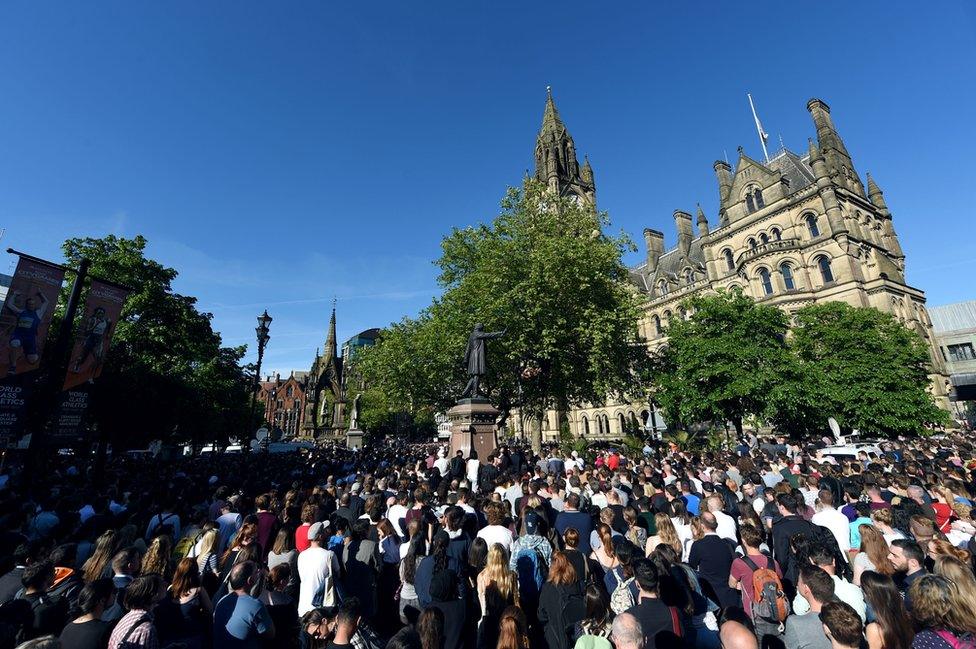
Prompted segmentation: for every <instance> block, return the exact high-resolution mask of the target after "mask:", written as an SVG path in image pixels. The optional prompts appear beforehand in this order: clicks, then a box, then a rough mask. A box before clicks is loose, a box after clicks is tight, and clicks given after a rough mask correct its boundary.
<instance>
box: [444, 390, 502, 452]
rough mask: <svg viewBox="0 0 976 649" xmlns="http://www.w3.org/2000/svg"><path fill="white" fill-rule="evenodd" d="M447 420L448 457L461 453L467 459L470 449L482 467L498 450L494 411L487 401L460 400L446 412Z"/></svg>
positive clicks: (495, 411)
mask: <svg viewBox="0 0 976 649" xmlns="http://www.w3.org/2000/svg"><path fill="white" fill-rule="evenodd" d="M447 419H448V421H449V422H450V424H451V455H450V457H454V454H455V453H457V452H458V451H461V452H462V453H464V457H465V458H467V457H468V456H469V455H470V454H471V449H474V450H475V451H477V452H478V461H479V462H481V463H482V464H484V463H485V461H486V460H487V459H488V456H489V455H490V454H491V452H492V451H494V450H495V448H496V447H497V446H498V436H497V431H496V428H495V422H496V421H497V420H498V410H497V409H496V408H495V407H494V406H493V405H491V403H490V402H489V401H488V400H487V399H461V400H459V401H458V402H457V405H456V406H454V407H453V408H451V409H450V410H448V411H447Z"/></svg>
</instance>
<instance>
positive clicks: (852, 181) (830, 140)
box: [807, 99, 866, 198]
mask: <svg viewBox="0 0 976 649" xmlns="http://www.w3.org/2000/svg"><path fill="white" fill-rule="evenodd" d="M807 110H808V111H810V116H811V117H813V124H814V126H816V128H817V143H818V144H819V145H820V150H821V151H822V152H823V156H824V160H825V161H826V162H827V169H828V170H829V171H830V178H831V180H832V181H833V182H834V183H836V184H837V185H839V186H840V187H843V188H845V189H848V190H850V191H852V192H856V193H857V194H860V195H861V196H865V194H864V185H862V184H861V178H860V177H859V176H858V175H857V171H856V170H855V169H854V161H853V160H852V159H851V154H850V153H848V152H847V147H846V146H844V140H843V138H841V136H840V133H838V132H837V128H836V127H835V126H834V121H833V119H831V117H830V106H828V105H827V103H826V102H825V101H823V100H821V99H811V100H810V101H808V102H807ZM865 198H866V196H865Z"/></svg>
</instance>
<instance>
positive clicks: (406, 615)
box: [399, 519, 427, 624]
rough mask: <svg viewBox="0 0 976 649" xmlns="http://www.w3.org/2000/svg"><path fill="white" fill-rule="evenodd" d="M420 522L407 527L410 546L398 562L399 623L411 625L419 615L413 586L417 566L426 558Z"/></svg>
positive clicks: (417, 599)
mask: <svg viewBox="0 0 976 649" xmlns="http://www.w3.org/2000/svg"><path fill="white" fill-rule="evenodd" d="M420 529H421V524H420V521H419V520H417V519H414V520H412V521H410V524H409V525H407V533H408V534H409V535H410V544H409V546H408V547H407V552H406V554H405V555H404V557H403V560H401V561H400V607H399V608H400V621H401V622H403V623H404V624H413V623H414V622H416V621H417V616H418V615H420V599H419V598H418V596H417V588H416V586H415V585H414V584H415V580H416V578H417V566H418V565H420V562H421V561H422V560H423V558H424V557H425V556H427V539H426V538H425V537H424V535H423V534H421V533H420Z"/></svg>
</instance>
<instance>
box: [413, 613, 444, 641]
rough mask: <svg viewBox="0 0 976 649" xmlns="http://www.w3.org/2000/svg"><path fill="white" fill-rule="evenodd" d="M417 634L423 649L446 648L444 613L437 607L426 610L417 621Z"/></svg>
mask: <svg viewBox="0 0 976 649" xmlns="http://www.w3.org/2000/svg"><path fill="white" fill-rule="evenodd" d="M417 634H418V635H419V636H420V646H421V649H442V648H443V646H444V613H443V612H441V610H440V609H439V608H437V607H433V606H432V607H430V608H426V609H424V612H423V613H421V614H420V619H418V620H417Z"/></svg>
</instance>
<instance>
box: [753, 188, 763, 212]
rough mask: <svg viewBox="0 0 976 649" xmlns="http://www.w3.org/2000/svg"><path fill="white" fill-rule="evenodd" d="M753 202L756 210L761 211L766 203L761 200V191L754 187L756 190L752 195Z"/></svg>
mask: <svg viewBox="0 0 976 649" xmlns="http://www.w3.org/2000/svg"><path fill="white" fill-rule="evenodd" d="M752 195H753V200H754V201H755V203H756V209H757V210H761V209H762V208H764V207H766V201H764V200H763V195H762V190H761V189H759V188H758V187H756V190H755V191H754V192H753V193H752Z"/></svg>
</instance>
